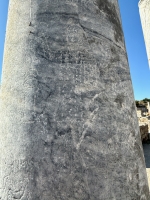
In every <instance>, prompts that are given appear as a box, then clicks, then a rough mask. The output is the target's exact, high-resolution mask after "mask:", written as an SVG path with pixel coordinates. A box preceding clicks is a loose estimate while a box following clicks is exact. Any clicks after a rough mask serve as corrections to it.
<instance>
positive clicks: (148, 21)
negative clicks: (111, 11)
mask: <svg viewBox="0 0 150 200" xmlns="http://www.w3.org/2000/svg"><path fill="white" fill-rule="evenodd" d="M139 11H140V17H141V24H142V29H143V35H144V40H145V46H146V51H147V57H148V63H149V67H150V0H140V1H139Z"/></svg>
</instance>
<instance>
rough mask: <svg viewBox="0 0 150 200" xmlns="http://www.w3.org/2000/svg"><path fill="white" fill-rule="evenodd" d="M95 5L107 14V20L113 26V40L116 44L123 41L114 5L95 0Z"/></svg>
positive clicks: (102, 0) (104, 0) (105, 1)
mask: <svg viewBox="0 0 150 200" xmlns="http://www.w3.org/2000/svg"><path fill="white" fill-rule="evenodd" d="M96 3H97V6H98V8H99V9H100V10H101V11H103V12H105V13H106V14H107V18H108V20H109V21H110V22H111V23H112V24H113V25H114V29H115V40H116V41H117V42H118V41H123V38H122V26H121V22H120V19H119V17H118V13H117V11H116V8H115V6H114V4H113V3H111V2H109V1H108V0H96Z"/></svg>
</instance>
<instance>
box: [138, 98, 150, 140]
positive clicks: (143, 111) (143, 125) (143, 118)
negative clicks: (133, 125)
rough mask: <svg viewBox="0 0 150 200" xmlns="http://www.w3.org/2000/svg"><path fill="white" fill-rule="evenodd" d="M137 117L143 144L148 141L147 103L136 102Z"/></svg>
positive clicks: (148, 113)
mask: <svg viewBox="0 0 150 200" xmlns="http://www.w3.org/2000/svg"><path fill="white" fill-rule="evenodd" d="M136 109H137V117H138V122H139V128H140V133H141V139H142V141H143V142H145V141H147V140H149V139H150V104H149V102H148V101H139V102H138V101H136Z"/></svg>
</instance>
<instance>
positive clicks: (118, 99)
mask: <svg viewBox="0 0 150 200" xmlns="http://www.w3.org/2000/svg"><path fill="white" fill-rule="evenodd" d="M115 102H116V103H117V104H118V107H119V108H122V105H123V102H124V95H123V94H118V95H117V97H116V99H115Z"/></svg>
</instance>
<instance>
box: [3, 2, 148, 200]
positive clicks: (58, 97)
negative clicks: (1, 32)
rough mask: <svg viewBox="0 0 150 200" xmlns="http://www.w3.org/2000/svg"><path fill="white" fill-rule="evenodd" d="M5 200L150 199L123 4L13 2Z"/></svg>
mask: <svg viewBox="0 0 150 200" xmlns="http://www.w3.org/2000/svg"><path fill="white" fill-rule="evenodd" d="M0 142H1V144H0V199H2V200H8V199H10V200H13V199H20V200H111V199H115V200H133V199H136V200H137V199H143V200H148V199H149V190H148V184H147V177H146V167H145V161H144V157H143V150H142V145H141V139H140V133H139V127H138V121H137V116H136V110H135V103H134V97H133V90H132V84H131V78H130V72H129V67H128V61H127V54H126V49H125V45H124V37H123V32H122V26H121V21H120V14H119V7H118V2H117V0H111V1H110V0H86V1H85V0H55V1H54V0H43V1H41V0H30V1H29V0H10V6H9V15H8V24H7V34H6V42H5V53H4V64H3V78H2V87H1V94H0Z"/></svg>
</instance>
